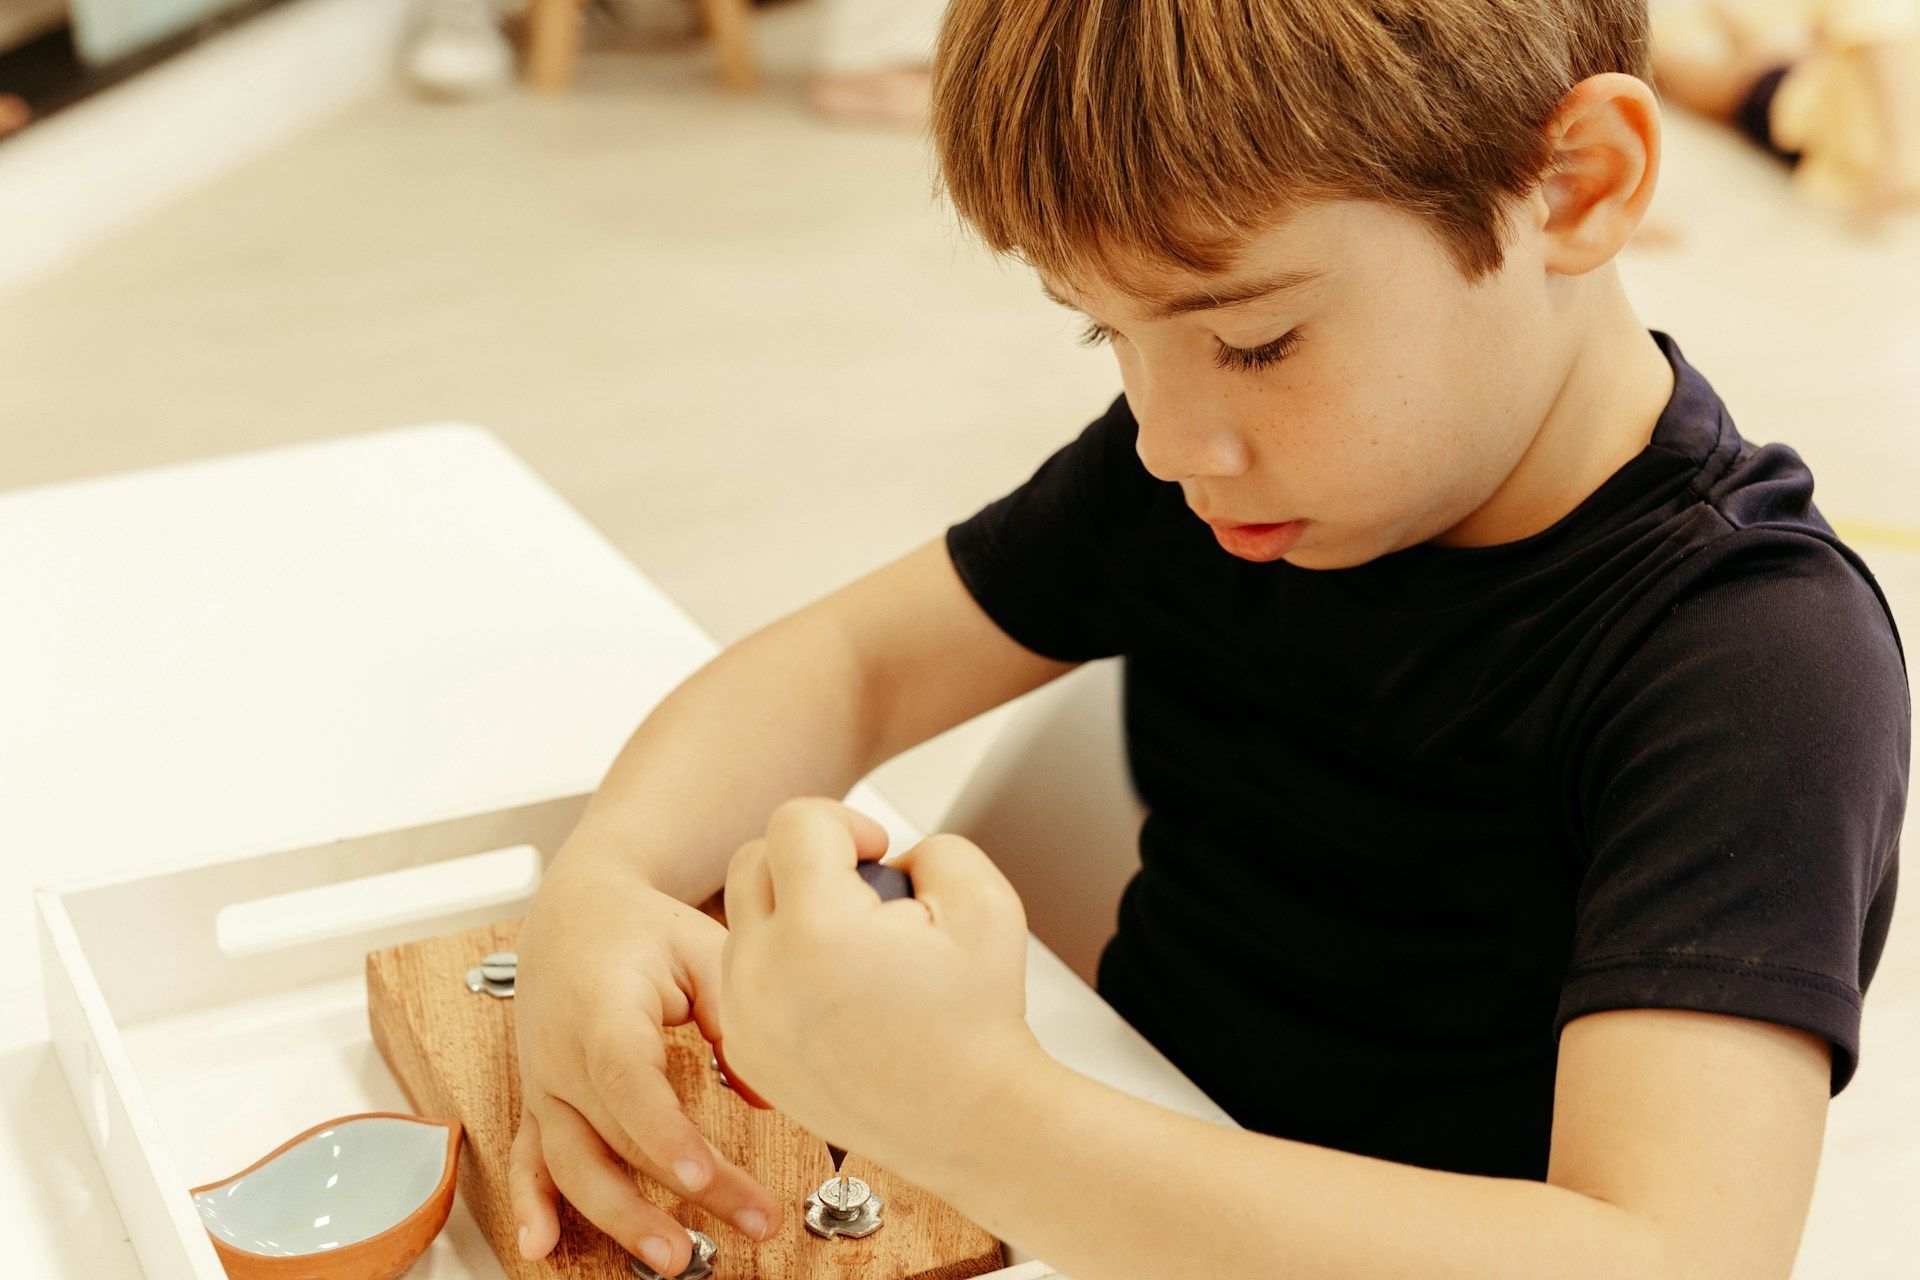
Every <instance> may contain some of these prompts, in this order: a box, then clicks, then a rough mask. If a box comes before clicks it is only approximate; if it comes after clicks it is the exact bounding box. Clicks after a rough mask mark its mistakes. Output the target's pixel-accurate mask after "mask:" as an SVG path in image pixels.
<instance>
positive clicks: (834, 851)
mask: <svg viewBox="0 0 1920 1280" xmlns="http://www.w3.org/2000/svg"><path fill="white" fill-rule="evenodd" d="M886 851H887V829H886V828H885V827H883V826H881V825H880V824H879V823H878V822H876V821H874V819H872V818H870V817H868V816H867V815H866V814H864V813H861V812H860V811H859V810H858V809H854V808H851V807H850V806H848V805H845V804H842V803H841V802H840V801H838V800H829V799H827V798H826V797H825V796H800V797H797V798H795V799H792V800H787V801H784V802H782V803H781V805H780V806H779V807H778V808H776V809H775V810H774V811H773V816H772V817H771V818H769V819H768V820H767V835H766V855H765V856H766V863H767V875H768V877H769V879H771V881H772V883H773V901H774V904H775V906H776V908H778V907H785V906H789V905H798V906H800V907H801V909H802V910H804V911H807V912H809V913H811V912H814V911H817V910H819V909H820V908H821V907H822V906H823V905H824V904H826V903H830V902H834V901H839V902H843V903H847V904H853V903H858V902H862V901H864V895H863V893H862V886H861V885H860V884H859V883H858V881H856V880H855V878H854V877H852V876H850V875H848V874H847V873H848V872H849V871H852V870H853V869H854V867H855V866H856V865H857V864H858V863H859V862H860V860H861V859H862V858H863V857H865V858H878V857H879V856H880V855H881V854H883V853H885V852H886Z"/></svg>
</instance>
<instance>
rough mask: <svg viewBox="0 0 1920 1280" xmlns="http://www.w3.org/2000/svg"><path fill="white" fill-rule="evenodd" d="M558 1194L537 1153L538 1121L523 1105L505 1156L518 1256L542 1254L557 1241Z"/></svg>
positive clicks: (558, 1239)
mask: <svg viewBox="0 0 1920 1280" xmlns="http://www.w3.org/2000/svg"><path fill="white" fill-rule="evenodd" d="M559 1194H560V1193H559V1191H558V1190H557V1189H556V1188H555V1187H554V1185H553V1175H552V1174H550V1173H548V1172H547V1162H546V1159H545V1157H544V1156H542V1155H541V1154H540V1122H539V1121H537V1120H535V1119H534V1118H533V1112H531V1111H530V1110H527V1109H526V1108H524V1107H523V1108H521V1111H520V1127H519V1128H518V1129H516V1130H514V1134H513V1152H512V1154H510V1155H509V1156H508V1157H507V1196H508V1200H509V1201H510V1202H511V1204H512V1207H513V1220H514V1222H515V1223H517V1224H518V1229H519V1237H520V1256H521V1257H523V1258H544V1257H546V1256H547V1255H548V1254H549V1253H551V1252H553V1246H555V1245H556V1244H559V1243H560V1204H559V1200H558V1196H559Z"/></svg>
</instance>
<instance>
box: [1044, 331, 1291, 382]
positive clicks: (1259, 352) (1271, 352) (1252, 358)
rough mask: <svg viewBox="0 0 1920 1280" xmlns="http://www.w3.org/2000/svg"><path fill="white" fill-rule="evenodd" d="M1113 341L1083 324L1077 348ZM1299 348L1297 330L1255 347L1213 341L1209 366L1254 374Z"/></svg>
mask: <svg viewBox="0 0 1920 1280" xmlns="http://www.w3.org/2000/svg"><path fill="white" fill-rule="evenodd" d="M1112 338H1113V334H1112V332H1111V331H1110V330H1109V329H1108V328H1107V327H1106V326H1105V325H1103V324H1101V323H1100V322H1099V321H1098V320H1089V321H1087V324H1086V327H1085V328H1084V329H1082V330H1081V331H1080V345H1081V346H1083V347H1097V346H1099V345H1100V344H1101V343H1103V342H1109V341H1111V340H1112ZM1299 345H1300V330H1299V328H1298V327H1295V328H1292V329H1289V330H1287V331H1286V332H1285V333H1283V334H1281V335H1280V336H1279V337H1277V338H1275V339H1274V340H1273V341H1272V342H1265V343H1262V344H1261V345H1259V346H1257V347H1230V346H1228V345H1227V344H1226V343H1224V342H1221V341H1220V340H1219V339H1217V338H1216V339H1215V340H1214V346H1215V350H1214V353H1213V363H1214V367H1215V368H1219V369H1237V370H1239V371H1241V372H1242V373H1258V372H1259V371H1260V370H1262V369H1265V368H1267V367H1269V366H1270V365H1276V364H1279V363H1280V362H1281V361H1282V360H1285V359H1286V358H1287V357H1288V356H1290V355H1292V354H1293V353H1294V351H1295V349H1296V348H1298V347H1299Z"/></svg>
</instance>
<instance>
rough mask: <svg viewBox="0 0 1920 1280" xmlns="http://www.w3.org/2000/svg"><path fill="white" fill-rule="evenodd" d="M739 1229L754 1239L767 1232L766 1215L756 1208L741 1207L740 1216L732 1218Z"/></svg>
mask: <svg viewBox="0 0 1920 1280" xmlns="http://www.w3.org/2000/svg"><path fill="white" fill-rule="evenodd" d="M734 1221H735V1222H737V1223H739V1224H740V1229H741V1230H742V1231H744V1232H746V1233H747V1234H748V1235H750V1236H752V1237H753V1238H754V1239H755V1240H758V1239H759V1238H760V1237H762V1236H764V1235H766V1234H767V1215H766V1214H764V1213H762V1212H760V1211H759V1210H758V1209H742V1210H741V1211H740V1216H739V1217H737V1218H735V1219H734Z"/></svg>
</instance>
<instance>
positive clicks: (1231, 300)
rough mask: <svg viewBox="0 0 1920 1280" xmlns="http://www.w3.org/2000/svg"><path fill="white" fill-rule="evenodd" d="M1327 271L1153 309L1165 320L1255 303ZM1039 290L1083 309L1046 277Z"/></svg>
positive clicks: (1206, 292)
mask: <svg viewBox="0 0 1920 1280" xmlns="http://www.w3.org/2000/svg"><path fill="white" fill-rule="evenodd" d="M1325 274H1326V273H1325V272H1324V271H1309V270H1299V271H1281V272H1278V273H1276V274H1274V275H1270V276H1262V277H1260V278H1258V279H1255V280H1243V281H1239V282H1238V283H1233V284H1227V285H1223V286H1221V287H1220V288H1217V289H1202V290H1199V291H1197V292H1194V293H1187V294H1181V295H1180V296H1178V297H1174V298H1169V299H1166V300H1165V301H1163V302H1161V303H1159V304H1158V305H1157V306H1156V307H1155V308H1154V312H1153V316H1154V319H1156V320H1166V319H1169V318H1171V317H1173V316H1184V315H1190V314H1192V313H1193V312H1195V311H1216V310H1219V309H1221V308H1224V307H1237V306H1239V305H1240V304H1241V303H1243V302H1252V301H1253V300H1254V299H1256V298H1264V297H1266V296H1268V295H1269V294H1275V293H1282V292H1285V291H1286V290H1288V289H1297V288H1299V287H1300V286H1301V285H1304V284H1310V283H1311V282H1313V281H1315V280H1318V279H1319V278H1320V277H1321V276H1323V275H1325ZM1040 292H1042V293H1044V294H1046V295H1047V297H1049V298H1051V299H1053V300H1054V301H1055V302H1057V303H1059V304H1060V305H1061V306H1063V307H1066V308H1067V309H1068V310H1070V311H1078V310H1080V308H1079V307H1076V306H1074V305H1073V304H1072V303H1071V302H1068V301H1067V300H1066V299H1065V298H1063V297H1061V296H1060V295H1059V294H1057V293H1055V292H1054V291H1053V287H1052V286H1051V285H1049V284H1048V283H1047V282H1046V281H1045V280H1042V281H1041V282H1040Z"/></svg>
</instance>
